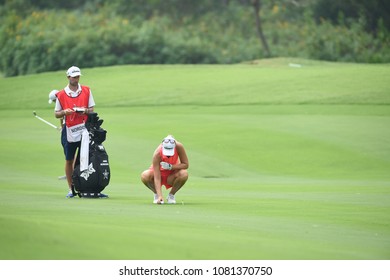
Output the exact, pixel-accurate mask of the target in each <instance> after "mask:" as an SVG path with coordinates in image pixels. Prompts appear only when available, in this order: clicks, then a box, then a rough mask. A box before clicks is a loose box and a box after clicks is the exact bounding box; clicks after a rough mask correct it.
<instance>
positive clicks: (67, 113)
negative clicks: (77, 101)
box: [55, 108, 74, 119]
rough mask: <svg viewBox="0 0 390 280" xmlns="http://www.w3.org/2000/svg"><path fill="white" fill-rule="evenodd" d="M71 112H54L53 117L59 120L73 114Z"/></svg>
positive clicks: (69, 110)
mask: <svg viewBox="0 0 390 280" xmlns="http://www.w3.org/2000/svg"><path fill="white" fill-rule="evenodd" d="M73 112H74V111H73V110H72V109H70V108H68V109H65V110H60V111H55V116H56V118H57V119H61V118H63V117H65V116H68V115H70V114H73Z"/></svg>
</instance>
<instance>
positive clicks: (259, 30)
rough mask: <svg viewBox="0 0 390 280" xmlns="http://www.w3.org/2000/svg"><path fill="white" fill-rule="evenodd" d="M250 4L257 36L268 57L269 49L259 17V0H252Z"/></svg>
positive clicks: (269, 54)
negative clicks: (253, 13)
mask: <svg viewBox="0 0 390 280" xmlns="http://www.w3.org/2000/svg"><path fill="white" fill-rule="evenodd" d="M252 6H253V11H254V12H255V19H256V30H257V35H258V36H259V39H260V42H261V45H262V46H263V49H264V52H265V56H266V57H270V56H271V51H270V49H269V47H268V43H267V39H266V38H265V36H264V32H263V26H262V22H261V19H260V10H261V1H260V0H252Z"/></svg>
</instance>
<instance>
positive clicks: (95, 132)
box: [72, 113, 111, 198]
mask: <svg viewBox="0 0 390 280" xmlns="http://www.w3.org/2000/svg"><path fill="white" fill-rule="evenodd" d="M102 123H103V120H99V117H98V116H97V113H90V114H88V119H87V121H86V123H85V127H86V129H87V131H88V135H89V155H88V168H87V169H85V170H80V162H77V163H76V165H75V167H74V171H73V174H72V192H73V195H76V194H77V195H78V196H79V197H85V198H99V193H100V192H101V191H103V190H104V188H105V187H107V185H108V184H109V182H110V176H111V173H110V166H109V162H108V155H107V153H106V150H105V148H104V146H103V144H102V143H103V142H104V140H106V134H107V131H106V130H104V129H102V128H101V127H100V126H101V125H102ZM79 154H80V150H79Z"/></svg>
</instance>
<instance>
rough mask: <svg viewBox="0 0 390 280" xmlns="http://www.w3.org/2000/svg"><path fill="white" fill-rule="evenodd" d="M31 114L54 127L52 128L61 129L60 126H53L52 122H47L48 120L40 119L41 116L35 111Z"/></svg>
mask: <svg viewBox="0 0 390 280" xmlns="http://www.w3.org/2000/svg"><path fill="white" fill-rule="evenodd" d="M33 114H34V117H36V118H37V119H38V120H40V121H43V122H44V123H45V124H47V125H50V126H51V127H54V128H55V129H57V130H61V128H60V127H57V126H55V125H54V124H52V123H50V122H48V121H46V120H44V119H42V118H41V117H39V116H38V115H37V113H36V112H35V111H34V112H33Z"/></svg>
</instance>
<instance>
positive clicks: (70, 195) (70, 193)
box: [66, 192, 74, 198]
mask: <svg viewBox="0 0 390 280" xmlns="http://www.w3.org/2000/svg"><path fill="white" fill-rule="evenodd" d="M73 197H74V195H73V193H72V192H68V194H67V195H66V198H73Z"/></svg>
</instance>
